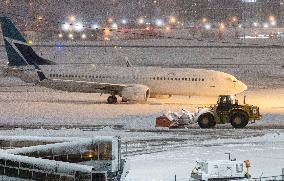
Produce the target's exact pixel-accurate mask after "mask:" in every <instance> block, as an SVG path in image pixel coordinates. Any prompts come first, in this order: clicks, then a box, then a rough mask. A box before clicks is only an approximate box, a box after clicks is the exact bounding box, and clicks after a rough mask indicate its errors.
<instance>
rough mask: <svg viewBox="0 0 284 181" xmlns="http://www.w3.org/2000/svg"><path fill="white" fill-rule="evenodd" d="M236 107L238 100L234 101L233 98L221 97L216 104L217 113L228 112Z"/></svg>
mask: <svg viewBox="0 0 284 181" xmlns="http://www.w3.org/2000/svg"><path fill="white" fill-rule="evenodd" d="M236 105H238V100H236V99H235V97H234V96H229V95H221V96H219V98H218V102H217V112H220V111H229V110H230V109H232V108H233V107H235V106H236Z"/></svg>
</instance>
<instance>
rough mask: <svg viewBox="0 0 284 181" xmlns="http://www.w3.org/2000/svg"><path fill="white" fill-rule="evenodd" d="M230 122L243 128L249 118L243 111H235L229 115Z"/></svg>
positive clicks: (235, 126) (236, 126)
mask: <svg viewBox="0 0 284 181" xmlns="http://www.w3.org/2000/svg"><path fill="white" fill-rule="evenodd" d="M230 122H231V125H232V126H233V127H234V128H244V127H245V126H246V125H247V124H248V122H249V118H248V116H247V115H246V114H245V113H242V112H237V113H234V114H233V115H232V116H230Z"/></svg>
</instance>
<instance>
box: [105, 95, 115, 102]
mask: <svg viewBox="0 0 284 181" xmlns="http://www.w3.org/2000/svg"><path fill="white" fill-rule="evenodd" d="M107 103H109V104H115V103H117V97H116V96H115V95H112V96H109V97H108V98H107Z"/></svg>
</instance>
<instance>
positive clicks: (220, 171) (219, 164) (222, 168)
mask: <svg viewBox="0 0 284 181" xmlns="http://www.w3.org/2000/svg"><path fill="white" fill-rule="evenodd" d="M248 163H249V161H248V160H246V161H236V160H235V159H234V160H218V161H200V162H197V164H196V166H195V167H194V168H193V170H192V172H191V179H190V181H197V180H199V181H208V180H242V179H247V178H250V174H249V172H248V168H249V167H250V165H248Z"/></svg>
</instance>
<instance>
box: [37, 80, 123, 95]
mask: <svg viewBox="0 0 284 181" xmlns="http://www.w3.org/2000/svg"><path fill="white" fill-rule="evenodd" d="M39 84H49V86H48V87H51V88H54V89H59V90H63V91H68V92H84V93H97V92H103V93H116V94H117V93H119V92H121V90H122V89H123V88H124V87H126V86H127V85H125V84H111V83H101V82H92V81H77V80H63V79H45V80H43V81H41V82H40V83H39Z"/></svg>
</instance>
